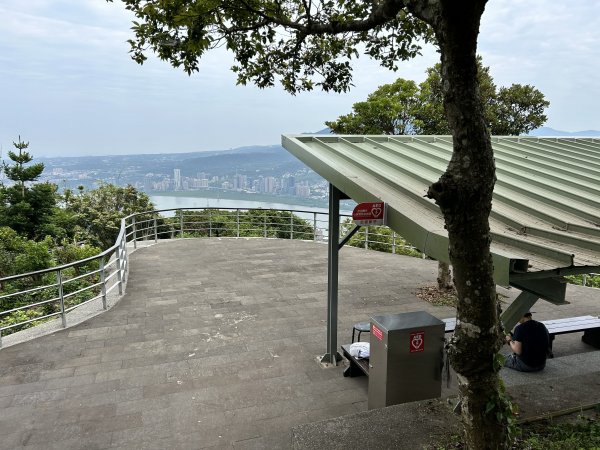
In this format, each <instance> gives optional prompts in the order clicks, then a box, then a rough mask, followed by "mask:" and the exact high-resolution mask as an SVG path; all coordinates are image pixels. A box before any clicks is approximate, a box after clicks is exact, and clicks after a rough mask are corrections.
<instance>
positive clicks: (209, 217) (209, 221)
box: [208, 209, 212, 237]
mask: <svg viewBox="0 0 600 450" xmlns="http://www.w3.org/2000/svg"><path fill="white" fill-rule="evenodd" d="M208 237H212V210H211V209H209V210H208Z"/></svg>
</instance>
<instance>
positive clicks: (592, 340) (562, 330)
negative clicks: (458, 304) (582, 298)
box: [442, 316, 600, 348]
mask: <svg viewBox="0 0 600 450" xmlns="http://www.w3.org/2000/svg"><path fill="white" fill-rule="evenodd" d="M442 320H443V321H444V323H445V324H446V333H451V332H453V331H454V329H455V328H456V318H455V317H451V318H449V319H442ZM540 322H542V323H543V324H544V325H546V328H547V329H548V333H549V334H550V348H552V341H554V337H555V336H556V335H559V334H566V333H577V332H579V331H583V336H582V337H581V340H582V341H583V342H585V343H586V344H589V345H591V346H593V347H596V348H600V317H596V316H578V317H568V318H566V319H552V320H541V321H540Z"/></svg>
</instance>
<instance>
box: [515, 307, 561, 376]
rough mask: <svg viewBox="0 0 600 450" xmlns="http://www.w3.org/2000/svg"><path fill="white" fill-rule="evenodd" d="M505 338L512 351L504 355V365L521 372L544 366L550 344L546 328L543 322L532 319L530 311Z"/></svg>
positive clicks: (532, 370) (535, 369)
mask: <svg viewBox="0 0 600 450" xmlns="http://www.w3.org/2000/svg"><path fill="white" fill-rule="evenodd" d="M505 339H506V343H507V344H508V346H509V347H510V349H511V350H512V352H513V353H512V355H508V356H507V357H506V361H505V362H504V366H505V367H509V368H511V369H514V370H519V371H521V372H537V371H539V370H542V369H543V368H544V367H545V366H546V356H547V352H548V348H549V345H550V336H549V334H548V329H547V328H546V326H545V325H544V324H543V323H541V322H538V321H537V320H533V318H532V317H531V313H530V312H528V313H526V314H525V315H524V316H523V318H522V319H521V320H520V321H519V325H517V326H516V327H515V331H514V332H513V333H512V335H510V334H507V335H506V337H505Z"/></svg>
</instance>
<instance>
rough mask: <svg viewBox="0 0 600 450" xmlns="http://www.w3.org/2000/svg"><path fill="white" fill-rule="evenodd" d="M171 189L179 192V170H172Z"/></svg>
mask: <svg viewBox="0 0 600 450" xmlns="http://www.w3.org/2000/svg"><path fill="white" fill-rule="evenodd" d="M173 188H174V189H175V190H176V191H180V190H181V170H180V169H173Z"/></svg>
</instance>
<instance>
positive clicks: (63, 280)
mask: <svg viewBox="0 0 600 450" xmlns="http://www.w3.org/2000/svg"><path fill="white" fill-rule="evenodd" d="M165 213H166V214H167V215H166V216H163V215H161V214H165ZM169 214H170V215H169ZM341 218H342V224H341V228H342V230H341V233H342V234H344V233H345V231H347V230H348V229H350V228H351V223H350V220H349V219H350V215H349V214H341ZM327 236H328V213H326V212H322V211H314V210H290V209H247V208H227V209H225V208H184V209H181V208H178V209H162V210H155V211H148V212H144V213H137V214H132V215H130V216H127V217H125V218H123V219H122V220H121V227H120V230H119V233H118V235H117V239H116V241H115V243H114V245H112V246H111V247H110V248H108V249H106V250H105V251H103V252H102V253H100V254H98V255H96V256H92V257H89V258H86V259H82V260H79V261H75V262H73V263H70V264H64V265H61V266H57V267H51V268H48V269H44V270H38V271H36V272H30V273H25V274H19V275H13V276H9V277H5V278H0V309H2V308H4V307H5V305H7V304H13V305H14V304H16V305H18V306H14V307H9V308H8V309H6V310H3V311H0V346H1V345H2V335H3V334H4V335H5V336H6V335H7V334H11V333H13V332H15V331H20V330H22V329H25V328H30V327H32V326H35V325H39V324H41V323H45V322H47V321H49V320H51V319H53V318H59V317H60V319H61V324H62V326H63V327H66V326H67V324H68V323H67V322H68V314H69V313H70V312H72V311H74V310H76V309H77V308H80V307H82V306H84V305H87V304H90V303H91V302H95V301H96V302H101V305H102V308H103V309H107V308H108V302H107V297H108V296H109V295H113V294H114V295H115V296H117V298H118V296H121V295H123V293H124V292H125V289H126V281H127V273H128V269H129V253H128V250H132V251H133V250H135V249H137V247H138V246H139V245H142V244H145V245H147V244H152V243H156V242H158V240H159V239H176V238H185V237H232V238H242V237H262V238H280V239H302V240H312V241H316V242H326V241H327ZM353 239H354V245H358V246H362V247H364V248H375V249H377V250H384V251H388V252H391V253H400V252H402V253H407V252H409V253H410V252H414V253H415V254H418V252H417V251H416V250H415V249H414V248H413V247H411V246H409V245H407V244H406V243H405V242H404V241H403V240H402V238H401V237H400V236H398V235H396V233H394V232H392V231H391V230H389V229H387V228H385V227H371V229H369V228H368V227H365V228H364V229H362V230H361V232H360V233H359V234H357V235H355V237H354V238H353Z"/></svg>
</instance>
